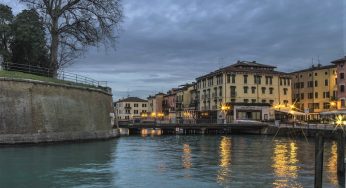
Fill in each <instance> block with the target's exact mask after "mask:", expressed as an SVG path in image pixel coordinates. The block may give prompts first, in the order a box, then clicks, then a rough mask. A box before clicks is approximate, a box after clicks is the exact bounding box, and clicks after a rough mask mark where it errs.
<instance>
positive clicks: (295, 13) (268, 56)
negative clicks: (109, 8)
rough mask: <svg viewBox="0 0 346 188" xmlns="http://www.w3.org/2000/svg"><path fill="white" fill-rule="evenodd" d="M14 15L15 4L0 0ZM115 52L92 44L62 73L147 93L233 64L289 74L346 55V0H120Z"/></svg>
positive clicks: (120, 91)
mask: <svg viewBox="0 0 346 188" xmlns="http://www.w3.org/2000/svg"><path fill="white" fill-rule="evenodd" d="M0 2H2V3H6V4H8V5H9V6H11V7H12V8H13V10H14V12H15V13H16V12H19V11H20V10H21V9H23V7H24V6H23V5H20V4H19V3H18V2H16V1H13V0H12V1H11V0H0ZM122 4H123V10H124V20H123V22H122V23H121V25H120V26H121V30H120V32H119V35H118V37H119V38H118V40H117V43H116V49H115V50H113V49H109V48H108V49H105V48H103V47H99V48H89V50H88V51H87V52H86V53H85V54H84V55H83V56H82V57H80V58H79V59H77V60H76V61H75V63H74V64H73V65H71V66H69V67H66V68H65V70H66V71H69V72H74V73H77V74H81V75H85V76H89V77H91V78H94V79H97V80H102V81H103V80H104V81H108V85H109V86H110V87H111V88H112V91H113V98H114V100H117V99H119V98H123V97H127V96H137V97H141V98H146V97H147V96H148V95H153V94H155V93H157V92H166V91H168V90H169V89H170V88H174V87H178V86H179V85H181V84H184V83H188V82H193V81H194V80H195V78H196V77H199V76H201V75H204V74H206V73H209V72H211V71H214V70H216V69H218V68H220V67H224V66H227V65H230V64H233V63H235V62H236V61H237V60H246V61H257V62H258V63H263V64H269V65H275V66H277V67H278V68H277V70H279V71H284V72H291V71H295V70H299V69H302V68H307V67H310V66H311V65H312V63H314V64H317V63H320V64H322V65H327V64H329V63H330V61H332V60H335V59H338V58H342V57H344V56H345V48H346V42H345V37H346V28H345V26H346V12H345V11H346V2H345V1H344V0H328V1H326V0H261V1H253V0H214V1H210V0H189V1H186V0H122Z"/></svg>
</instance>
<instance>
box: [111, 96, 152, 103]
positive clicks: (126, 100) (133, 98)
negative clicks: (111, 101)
mask: <svg viewBox="0 0 346 188" xmlns="http://www.w3.org/2000/svg"><path fill="white" fill-rule="evenodd" d="M118 102H148V101H147V100H144V99H141V98H138V97H127V98H125V99H120V100H118V101H117V102H116V103H118Z"/></svg>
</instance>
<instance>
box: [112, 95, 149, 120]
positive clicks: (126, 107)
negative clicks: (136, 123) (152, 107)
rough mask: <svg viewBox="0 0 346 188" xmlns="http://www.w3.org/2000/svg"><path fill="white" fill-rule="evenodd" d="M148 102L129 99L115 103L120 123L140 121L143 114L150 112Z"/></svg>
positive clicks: (116, 114)
mask: <svg viewBox="0 0 346 188" xmlns="http://www.w3.org/2000/svg"><path fill="white" fill-rule="evenodd" d="M148 106H149V105H148V101H147V100H143V99H140V98H138V97H128V98H125V99H121V100H118V101H117V102H115V103H114V108H115V109H114V110H115V118H116V119H117V120H118V121H128V120H137V119H138V120H140V119H141V114H145V113H147V112H148Z"/></svg>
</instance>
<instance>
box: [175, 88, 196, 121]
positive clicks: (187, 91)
mask: <svg viewBox="0 0 346 188" xmlns="http://www.w3.org/2000/svg"><path fill="white" fill-rule="evenodd" d="M197 115H198V113H197V90H196V83H191V84H185V85H181V88H179V90H178V91H177V94H176V116H177V121H178V122H179V123H195V122H196V119H197Z"/></svg>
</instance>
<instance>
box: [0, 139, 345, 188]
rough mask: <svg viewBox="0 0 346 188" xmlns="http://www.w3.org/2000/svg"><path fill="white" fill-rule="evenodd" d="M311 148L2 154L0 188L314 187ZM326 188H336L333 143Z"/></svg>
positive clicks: (116, 148) (40, 149)
mask: <svg viewBox="0 0 346 188" xmlns="http://www.w3.org/2000/svg"><path fill="white" fill-rule="evenodd" d="M313 143H314V142H313V141H311V142H309V143H308V142H306V141H305V140H303V139H301V140H300V139H297V140H292V139H289V138H275V140H272V137H266V136H256V135H231V136H207V135H205V136H202V135H199V136H181V135H180V136H179V135H177V136H152V135H150V136H146V137H141V136H130V137H122V138H119V139H115V140H109V141H104V142H90V143H79V144H58V145H44V146H33V147H32V146H30V147H5V148H0V182H1V187H23V186H27V187H276V188H281V187H313V183H314V176H313V174H314V161H313V160H314V144H313ZM324 160H325V163H324V165H325V167H324V179H323V181H324V182H323V186H324V187H338V178H337V175H336V143H335V142H329V141H326V144H325V157H324Z"/></svg>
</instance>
